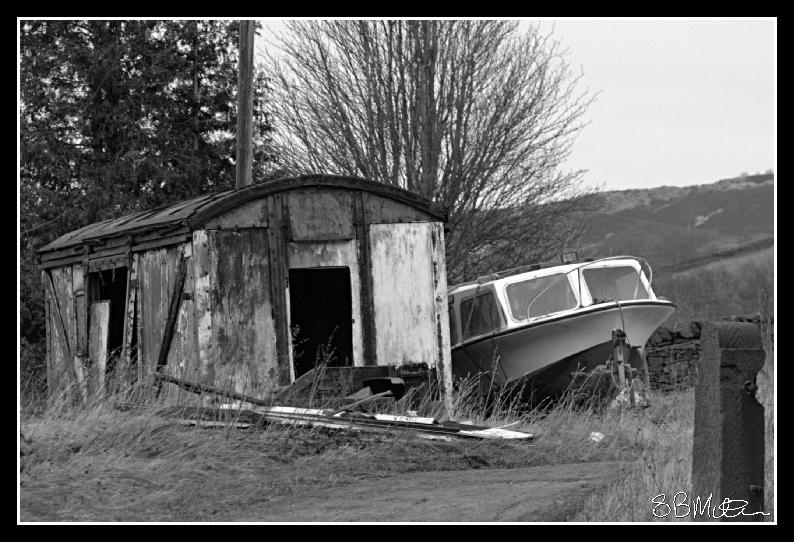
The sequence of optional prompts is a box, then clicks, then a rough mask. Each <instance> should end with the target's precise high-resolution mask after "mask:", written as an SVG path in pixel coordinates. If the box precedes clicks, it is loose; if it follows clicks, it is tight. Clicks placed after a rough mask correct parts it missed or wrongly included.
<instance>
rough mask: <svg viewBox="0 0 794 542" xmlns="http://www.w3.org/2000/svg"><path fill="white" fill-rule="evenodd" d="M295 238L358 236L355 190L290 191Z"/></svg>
mask: <svg viewBox="0 0 794 542" xmlns="http://www.w3.org/2000/svg"><path fill="white" fill-rule="evenodd" d="M287 197H288V202H289V217H288V219H289V226H290V232H291V240H293V241H337V240H347V239H354V238H355V237H356V231H355V226H354V223H353V194H352V193H351V192H348V191H341V190H316V189H315V190H312V189H306V190H295V191H293V192H290V193H289V194H288V196H287Z"/></svg>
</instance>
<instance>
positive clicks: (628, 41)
mask: <svg viewBox="0 0 794 542" xmlns="http://www.w3.org/2000/svg"><path fill="white" fill-rule="evenodd" d="M530 21H531V20H527V21H525V22H522V26H526V25H528V24H530ZM263 22H264V23H265V32H266V33H267V34H270V35H268V36H262V37H258V38H257V39H258V42H257V47H258V48H259V49H260V50H261V49H262V48H264V47H267V44H266V40H265V39H262V38H266V39H272V38H271V36H272V32H268V30H278V29H280V28H281V27H282V25H281V24H280V23H278V22H273V21H263ZM531 22H532V23H534V24H540V25H541V28H543V29H549V30H550V29H551V26H552V24H553V25H554V35H555V36H556V37H557V38H558V39H559V40H560V41H561V42H562V44H563V46H564V47H566V48H568V49H569V52H570V56H569V60H570V63H571V65H572V67H574V68H575V69H577V70H578V69H579V68H581V70H582V71H583V72H584V76H583V78H582V81H581V85H582V87H583V88H584V87H589V88H590V90H592V91H599V92H600V94H599V96H598V99H597V100H596V101H595V102H594V103H593V105H592V106H591V107H590V109H589V110H588V113H587V116H586V120H588V121H589V123H590V124H589V125H588V126H587V127H586V128H585V129H584V131H583V132H582V133H581V134H580V136H579V138H578V139H577V141H576V143H575V145H574V148H573V153H572V155H571V157H570V159H569V161H568V163H567V167H570V168H573V169H586V170H588V173H587V174H586V176H585V179H586V182H587V184H596V183H600V184H601V186H603V187H604V188H605V189H607V190H619V189H624V188H641V187H651V186H660V185H665V184H667V185H679V186H680V185H689V184H702V183H710V182H714V181H717V180H719V179H721V178H726V177H733V176H736V175H738V174H740V173H742V172H749V173H755V172H762V171H765V170H767V169H769V168H772V167H773V165H774V163H773V154H774V150H773V149H774V145H773V135H774V131H773V130H774V128H773V127H774V120H773V108H774V78H775V76H776V64H775V22H774V21H772V20H707V21H695V20H543V21H540V22H538V21H531Z"/></svg>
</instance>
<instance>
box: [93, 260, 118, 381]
mask: <svg viewBox="0 0 794 542" xmlns="http://www.w3.org/2000/svg"><path fill="white" fill-rule="evenodd" d="M88 288H89V291H88V300H89V303H94V302H95V301H110V321H109V325H108V340H107V352H108V366H107V369H108V370H110V369H112V368H113V365H114V364H115V361H116V359H117V358H118V357H119V356H120V355H121V346H122V341H123V337H124V315H125V312H126V310H127V309H126V306H125V305H126V300H127V268H126V267H118V268H115V269H106V270H102V271H96V272H94V273H89V274H88ZM89 328H90V323H89ZM89 340H91V338H90V337H89Z"/></svg>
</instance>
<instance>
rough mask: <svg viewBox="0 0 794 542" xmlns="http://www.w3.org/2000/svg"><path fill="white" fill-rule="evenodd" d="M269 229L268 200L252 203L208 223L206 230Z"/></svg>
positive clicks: (263, 199)
mask: <svg viewBox="0 0 794 542" xmlns="http://www.w3.org/2000/svg"><path fill="white" fill-rule="evenodd" d="M265 227H267V200H266V199H265V198H262V199H258V200H255V201H251V202H248V203H245V204H243V205H241V206H240V207H238V208H236V209H233V210H231V211H229V212H227V213H224V214H222V215H220V216H218V217H216V218H213V219H211V220H210V221H209V222H207V224H206V226H205V229H208V230H216V229H234V228H265Z"/></svg>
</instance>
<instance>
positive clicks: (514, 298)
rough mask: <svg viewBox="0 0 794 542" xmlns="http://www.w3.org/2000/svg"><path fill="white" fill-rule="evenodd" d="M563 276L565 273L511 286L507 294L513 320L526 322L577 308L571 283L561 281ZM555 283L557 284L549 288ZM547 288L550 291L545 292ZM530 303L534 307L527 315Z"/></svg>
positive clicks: (531, 307)
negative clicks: (529, 319) (526, 320)
mask: <svg viewBox="0 0 794 542" xmlns="http://www.w3.org/2000/svg"><path fill="white" fill-rule="evenodd" d="M562 276H563V273H555V274H553V275H546V276H545V277H537V278H534V279H529V280H524V281H522V282H516V283H514V284H509V285H508V286H507V288H506V292H507V299H508V301H509V303H510V312H511V313H512V315H513V318H514V319H516V320H525V319H527V318H534V317H537V316H543V315H545V314H551V313H554V312H560V311H564V310H568V309H573V308H576V307H577V306H578V303H577V301H576V295H575V294H574V292H573V289H572V288H571V283H570V281H568V280H566V279H561V278H560V277H562ZM557 279H559V280H557ZM554 281H556V282H555V283H554V284H552V285H551V286H549V285H550V284H551V283H552V282H554ZM547 286H548V287H549V289H548V290H546V291H543V290H544V288H546V287H547ZM541 292H543V293H541ZM538 294H540V295H538ZM533 299H534V301H533ZM530 303H532V305H531V306H530V307H529V314H527V306H528V305H529V304H530Z"/></svg>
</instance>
